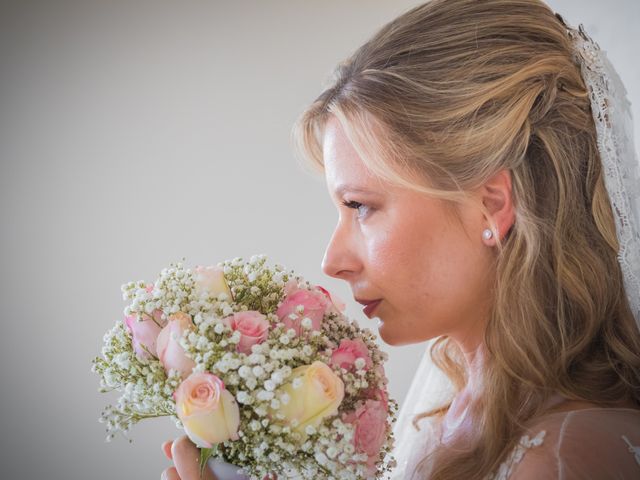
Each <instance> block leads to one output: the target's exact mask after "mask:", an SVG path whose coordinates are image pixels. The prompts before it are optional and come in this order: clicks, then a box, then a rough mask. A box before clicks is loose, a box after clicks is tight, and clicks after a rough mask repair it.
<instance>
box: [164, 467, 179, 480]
mask: <svg viewBox="0 0 640 480" xmlns="http://www.w3.org/2000/svg"><path fill="white" fill-rule="evenodd" d="M160 479H161V480H180V476H179V475H178V471H177V470H176V467H169V468H167V469H166V470H165V471H164V472H162V476H161V477H160Z"/></svg>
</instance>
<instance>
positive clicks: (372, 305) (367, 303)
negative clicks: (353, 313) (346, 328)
mask: <svg viewBox="0 0 640 480" xmlns="http://www.w3.org/2000/svg"><path fill="white" fill-rule="evenodd" d="M381 301H382V299H381V298H380V299H378V300H362V299H357V298H356V302H358V303H359V304H361V305H364V308H363V309H362V311H363V312H364V314H365V315H366V316H367V317H369V318H371V317H372V315H373V312H374V310H375V309H376V308H377V307H378V304H379V303H380V302H381Z"/></svg>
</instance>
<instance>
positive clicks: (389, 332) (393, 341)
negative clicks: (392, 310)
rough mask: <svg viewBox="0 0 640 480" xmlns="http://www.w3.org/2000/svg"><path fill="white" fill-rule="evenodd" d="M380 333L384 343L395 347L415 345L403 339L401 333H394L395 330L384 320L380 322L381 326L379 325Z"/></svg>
mask: <svg viewBox="0 0 640 480" xmlns="http://www.w3.org/2000/svg"><path fill="white" fill-rule="evenodd" d="M378 333H379V334H380V338H381V339H382V341H383V342H384V343H386V344H387V345H391V346H393V347H399V346H401V345H408V344H410V343H413V342H411V341H410V340H408V339H407V338H403V336H402V335H398V333H399V332H394V331H393V328H389V325H387V324H386V323H384V322H383V321H382V320H380V324H379V325H378Z"/></svg>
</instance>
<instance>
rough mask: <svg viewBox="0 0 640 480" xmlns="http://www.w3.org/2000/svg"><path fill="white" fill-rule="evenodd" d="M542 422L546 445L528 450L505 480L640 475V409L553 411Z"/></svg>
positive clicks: (621, 479) (577, 479)
mask: <svg viewBox="0 0 640 480" xmlns="http://www.w3.org/2000/svg"><path fill="white" fill-rule="evenodd" d="M542 425H544V427H545V431H546V438H545V439H544V440H545V441H544V443H543V444H541V445H539V446H537V447H536V448H529V449H526V452H524V453H522V455H521V460H520V461H518V462H514V463H513V465H512V468H511V470H510V471H509V472H508V476H506V477H504V478H505V479H506V478H508V479H509V480H533V479H539V478H545V479H547V478H548V479H558V480H582V479H598V480H607V479H611V480H613V479H617V480H626V479H629V480H631V479H638V478H640V410H631V409H604V408H593V409H585V410H576V411H572V412H564V413H558V414H552V415H549V416H547V418H546V419H545V420H544V421H543V422H542V423H541V424H540V426H542ZM496 480H497V479H496ZM501 480H502V479H501Z"/></svg>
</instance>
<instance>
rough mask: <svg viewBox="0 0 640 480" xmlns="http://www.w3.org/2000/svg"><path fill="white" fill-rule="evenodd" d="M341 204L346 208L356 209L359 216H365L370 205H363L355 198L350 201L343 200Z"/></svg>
mask: <svg viewBox="0 0 640 480" xmlns="http://www.w3.org/2000/svg"><path fill="white" fill-rule="evenodd" d="M342 205H344V206H345V207H347V208H351V209H353V210H357V211H358V216H359V217H364V216H366V215H367V214H368V213H369V211H370V210H371V209H370V207H368V206H367V205H364V204H362V203H360V202H356V201H355V200H351V201H347V200H343V201H342Z"/></svg>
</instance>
